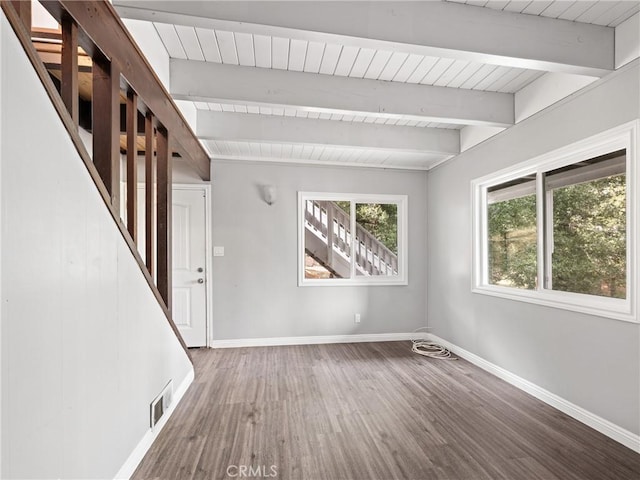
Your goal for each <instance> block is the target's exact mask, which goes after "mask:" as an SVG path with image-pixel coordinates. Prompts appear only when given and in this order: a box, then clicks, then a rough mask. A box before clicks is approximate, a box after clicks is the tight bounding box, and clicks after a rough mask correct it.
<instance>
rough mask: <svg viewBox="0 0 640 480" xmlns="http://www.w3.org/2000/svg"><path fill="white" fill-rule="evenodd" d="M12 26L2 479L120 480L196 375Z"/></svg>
mask: <svg viewBox="0 0 640 480" xmlns="http://www.w3.org/2000/svg"><path fill="white" fill-rule="evenodd" d="M0 17H1V23H2V38H1V40H2V46H1V56H0V58H1V62H2V80H1V86H2V94H1V98H2V114H1V115H2V139H3V142H2V146H1V158H2V183H1V187H0V191H1V194H2V198H1V202H2V206H3V211H2V235H1V241H2V252H1V265H2V274H1V282H2V285H3V289H2V308H1V315H2V325H1V329H2V332H1V341H2V345H1V347H2V348H1V352H2V378H1V383H2V395H3V397H2V415H1V418H2V451H1V453H2V454H1V458H2V473H1V474H0V476H2V478H11V479H19V478H101V479H106V478H113V477H114V475H116V473H117V472H118V471H119V470H120V468H121V466H122V465H123V464H124V463H125V461H126V460H127V458H128V457H129V455H130V454H131V453H132V451H133V450H134V448H135V447H136V445H137V444H138V442H140V440H141V439H142V438H143V437H144V436H145V434H146V433H147V432H148V430H149V403H150V402H151V400H152V399H153V398H154V397H155V396H156V395H157V394H158V393H159V392H160V391H161V390H162V388H163V387H164V385H165V384H166V383H167V382H168V381H169V380H170V379H173V382H174V386H176V387H177V386H178V385H180V384H181V382H183V380H184V379H186V378H189V375H190V374H191V373H192V366H191V364H190V362H189V361H188V358H187V356H186V354H185V353H184V351H183V350H182V349H181V347H180V345H179V343H178V341H177V339H176V338H175V337H174V335H173V333H172V331H171V329H170V327H169V325H168V322H167V320H166V318H165V317H164V315H163V313H162V310H161V309H160V306H159V305H158V303H157V301H156V300H155V297H154V296H153V294H152V293H151V291H150V289H149V288H148V286H147V284H146V282H145V280H144V277H143V275H142V272H141V271H140V269H139V267H138V265H137V263H136V262H135V261H134V259H133V257H132V255H131V254H130V252H129V250H128V247H127V246H126V244H125V242H124V240H123V239H122V237H121V235H120V233H119V231H118V230H117V228H116V226H115V224H114V221H113V219H112V217H111V216H110V215H109V213H108V211H107V209H106V207H105V205H104V203H103V201H102V199H101V197H100V195H99V194H98V191H97V189H96V188H95V186H94V185H93V183H92V181H91V179H90V177H89V174H88V173H87V170H86V168H85V166H84V164H83V163H82V161H81V159H80V157H79V156H78V154H77V152H76V151H75V149H74V147H73V145H72V143H71V140H70V138H69V136H68V134H67V132H66V130H65V129H64V127H63V126H62V123H61V122H60V120H59V118H58V116H57V114H56V113H55V111H54V109H53V106H52V105H51V102H50V100H49V99H48V97H47V96H46V94H45V92H44V89H43V87H42V86H41V84H40V82H39V80H38V79H37V77H36V75H35V73H34V71H33V68H32V67H31V65H30V64H29V63H28V60H27V58H26V55H25V54H24V52H23V50H22V48H21V46H20V45H19V43H18V40H17V39H16V37H15V36H14V34H13V31H12V30H11V27H9V26H8V23H7V22H6V18H5V17H4V15H1V16H0Z"/></svg>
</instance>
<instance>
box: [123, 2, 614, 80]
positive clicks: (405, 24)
mask: <svg viewBox="0 0 640 480" xmlns="http://www.w3.org/2000/svg"><path fill="white" fill-rule="evenodd" d="M114 3H115V4H116V8H117V10H118V12H119V13H120V15H121V16H122V17H124V18H133V19H138V20H148V21H154V22H163V23H174V24H178V25H189V26H194V27H202V28H213V29H219V30H226V31H232V32H246V33H252V34H261V35H270V36H276V37H284V38H295V39H301V40H307V41H319V42H323V43H333V44H341V45H352V46H356V47H361V48H373V49H382V50H391V51H402V52H406V53H416V54H420V55H428V56H435V57H445V58H454V59H461V60H467V61H474V62H481V63H489V64H493V65H504V66H510V67H520V68H529V69H534V70H547V71H554V72H564V73H574V74H579V75H591V76H603V75H606V74H607V73H609V72H610V71H611V70H613V68H614V29H613V28H610V27H602V26H599V25H589V24H583V23H578V22H570V21H566V20H557V19H551V18H545V17H539V16H535V15H524V14H519V13H513V12H505V11H498V10H493V9H488V8H479V7H475V6H471V5H461V4H457V3H452V2H435V1H433V2H402V3H397V2H269V1H265V2H244V1H238V2H162V1H128V0H115V1H114Z"/></svg>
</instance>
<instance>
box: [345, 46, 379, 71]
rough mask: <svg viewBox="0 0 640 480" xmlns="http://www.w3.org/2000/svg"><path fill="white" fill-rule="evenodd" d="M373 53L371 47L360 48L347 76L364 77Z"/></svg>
mask: <svg viewBox="0 0 640 480" xmlns="http://www.w3.org/2000/svg"><path fill="white" fill-rule="evenodd" d="M375 53H376V51H375V50H373V49H371V48H361V49H360V51H359V52H358V56H357V57H356V60H355V62H353V68H351V72H349V76H350V77H354V78H362V77H364V74H365V73H366V72H367V69H368V68H369V65H370V64H371V60H372V59H373V56H374V55H375Z"/></svg>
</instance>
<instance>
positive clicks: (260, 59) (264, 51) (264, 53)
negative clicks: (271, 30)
mask: <svg viewBox="0 0 640 480" xmlns="http://www.w3.org/2000/svg"><path fill="white" fill-rule="evenodd" d="M253 51H254V53H255V56H256V67H261V68H271V37H267V36H266V35H254V36H253Z"/></svg>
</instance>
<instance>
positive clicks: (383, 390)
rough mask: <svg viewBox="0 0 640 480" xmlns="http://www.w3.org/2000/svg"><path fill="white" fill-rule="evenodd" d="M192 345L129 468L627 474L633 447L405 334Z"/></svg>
mask: <svg viewBox="0 0 640 480" xmlns="http://www.w3.org/2000/svg"><path fill="white" fill-rule="evenodd" d="M193 357H194V361H195V364H196V380H195V381H194V383H193V385H192V386H191V388H190V389H189V391H188V392H187V393H186V395H185V397H184V399H183V401H182V403H181V404H180V405H179V406H178V407H177V409H176V411H175V413H174V414H173V417H172V418H171V419H170V420H169V422H168V423H167V425H166V426H165V428H164V430H163V431H162V432H161V434H160V435H159V437H158V439H157V441H156V442H155V444H154V445H153V446H152V448H151V449H150V451H149V452H148V454H147V455H146V457H145V458H144V460H143V461H142V463H141V465H140V466H139V468H138V470H137V471H136V473H135V475H134V476H133V478H134V479H181V480H188V479H207V480H211V479H224V478H277V479H314V480H315V479H318V480H330V479H339V480H343V479H344V480H346V479H363V480H364V479H381V480H389V479H450V480H462V479H469V480H476V479H507V480H519V479H523V480H534V479H562V480H571V479H576V480H577V479H580V480H585V479H594V480H606V479H611V480H622V479H630V480H631V479H634V480H638V479H639V478H640V455H639V454H636V453H634V452H633V451H632V450H630V449H628V448H626V447H623V446H622V445H620V444H618V443H616V442H614V441H613V440H611V439H609V438H607V437H605V436H604V435H601V434H600V433H598V432H596V431H595V430H592V429H591V428H589V427H587V426H585V425H583V424H581V423H579V422H578V421H576V420H573V419H572V418H570V417H568V416H566V415H565V414H563V413H561V412H559V411H558V410H555V409H553V408H552V407H550V406H548V405H546V404H544V403H542V402H540V401H538V400H536V399H535V398H533V397H531V396H529V395H527V394H526V393H523V392H521V391H520V390H518V389H516V388H515V387H512V386H511V385H509V384H507V383H505V382H503V381H502V380H499V379H498V378H496V377H494V376H492V375H490V374H488V373H486V372H484V371H483V370H481V369H479V368H477V367H475V366H474V365H472V364H470V363H468V362H466V361H464V360H456V361H444V360H431V359H427V358H425V357H421V356H419V355H415V354H412V353H411V352H410V344H409V342H386V343H359V344H338V345H308V346H287V347H264V348H241V349H224V350H197V351H194V352H193ZM249 467H251V469H249ZM242 468H244V470H240V469H242ZM243 473H244V475H243ZM274 474H276V475H274Z"/></svg>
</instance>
